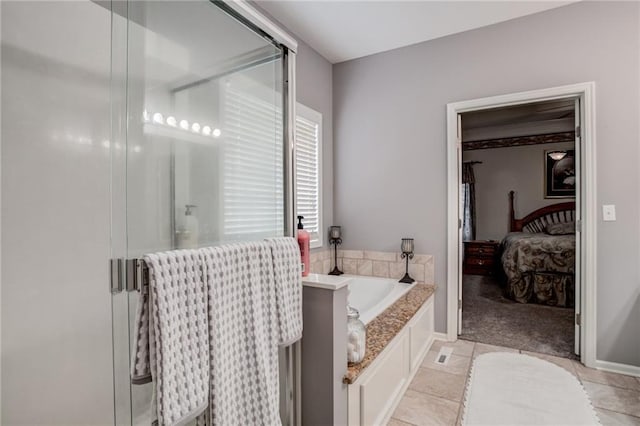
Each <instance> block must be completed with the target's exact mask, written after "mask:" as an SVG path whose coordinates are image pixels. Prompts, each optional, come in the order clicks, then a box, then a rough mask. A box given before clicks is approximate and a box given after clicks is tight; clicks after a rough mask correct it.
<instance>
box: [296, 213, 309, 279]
mask: <svg viewBox="0 0 640 426" xmlns="http://www.w3.org/2000/svg"><path fill="white" fill-rule="evenodd" d="M302 219H304V216H298V245H300V261H301V263H302V276H303V277H306V276H307V275H309V268H310V265H309V240H310V238H309V233H308V232H307V231H305V230H304V226H303V225H302Z"/></svg>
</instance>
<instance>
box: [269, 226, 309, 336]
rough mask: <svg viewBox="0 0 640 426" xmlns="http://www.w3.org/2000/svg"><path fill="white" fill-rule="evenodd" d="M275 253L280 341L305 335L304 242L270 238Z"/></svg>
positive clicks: (274, 270) (274, 267) (270, 244)
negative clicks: (303, 291) (303, 290)
mask: <svg viewBox="0 0 640 426" xmlns="http://www.w3.org/2000/svg"><path fill="white" fill-rule="evenodd" d="M267 243H268V244H269V247H270V248H271V255H272V257H273V272H274V279H275V285H276V304H277V307H278V310H277V312H278V325H279V327H280V342H279V343H280V345H282V346H289V345H290V344H292V343H293V342H296V341H297V340H300V338H301V337H302V267H301V262H300V245H299V244H298V242H297V241H296V240H295V239H294V238H291V237H282V238H272V239H268V240H267Z"/></svg>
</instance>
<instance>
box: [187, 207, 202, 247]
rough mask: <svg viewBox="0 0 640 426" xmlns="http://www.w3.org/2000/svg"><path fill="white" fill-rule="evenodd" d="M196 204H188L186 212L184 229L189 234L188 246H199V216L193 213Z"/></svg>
mask: <svg viewBox="0 0 640 426" xmlns="http://www.w3.org/2000/svg"><path fill="white" fill-rule="evenodd" d="M195 207H198V206H196V205H195V204H187V205H186V206H185V208H186V209H185V212H184V230H185V234H186V235H187V238H186V239H187V244H186V245H187V246H188V248H198V231H199V229H198V218H196V217H195V216H194V215H193V211H192V210H193V209H194V208H195Z"/></svg>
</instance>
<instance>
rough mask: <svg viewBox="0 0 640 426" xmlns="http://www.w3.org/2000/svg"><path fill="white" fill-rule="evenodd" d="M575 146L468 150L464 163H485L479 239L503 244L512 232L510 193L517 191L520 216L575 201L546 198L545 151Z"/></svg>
mask: <svg viewBox="0 0 640 426" xmlns="http://www.w3.org/2000/svg"><path fill="white" fill-rule="evenodd" d="M573 146H574V143H573V142H568V143H552V144H545V145H528V146H515V147H510V148H495V149H478V150H474V151H465V152H464V153H463V155H462V159H463V161H482V164H476V165H475V166H474V167H473V172H474V175H475V178H476V184H475V188H476V239H478V240H498V241H500V240H501V239H502V238H503V237H504V236H505V235H506V233H507V232H509V196H508V194H509V191H512V190H513V191H516V201H515V210H516V217H518V218H521V217H523V216H525V215H527V214H529V213H531V212H532V211H533V210H535V209H539V208H540V207H543V206H548V205H549V204H555V203H561V202H565V201H571V200H573V199H557V198H547V199H545V198H544V151H546V150H553V149H573Z"/></svg>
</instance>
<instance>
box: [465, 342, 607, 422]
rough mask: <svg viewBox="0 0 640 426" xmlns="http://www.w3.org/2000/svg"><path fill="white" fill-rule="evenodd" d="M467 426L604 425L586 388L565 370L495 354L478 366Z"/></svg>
mask: <svg viewBox="0 0 640 426" xmlns="http://www.w3.org/2000/svg"><path fill="white" fill-rule="evenodd" d="M462 424H463V425H474V426H475V425H554V426H555V425H599V424H600V421H599V420H598V416H597V415H596V413H595V411H594V409H593V406H592V405H591V401H590V400H589V397H588V395H587V393H586V392H585V390H584V388H583V387H582V384H581V383H580V382H579V381H578V379H576V378H575V376H573V375H572V374H571V373H569V372H568V371H567V370H565V369H564V368H561V367H559V366H557V365H555V364H552V363H550V362H547V361H544V360H541V359H538V358H534V357H532V356H528V355H522V354H516V353H506V352H494V353H488V354H483V355H479V356H478V357H477V358H476V359H475V360H474V362H473V366H472V368H471V376H470V377H469V382H468V385H467V391H466V395H465V406H464V415H463V419H462Z"/></svg>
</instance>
